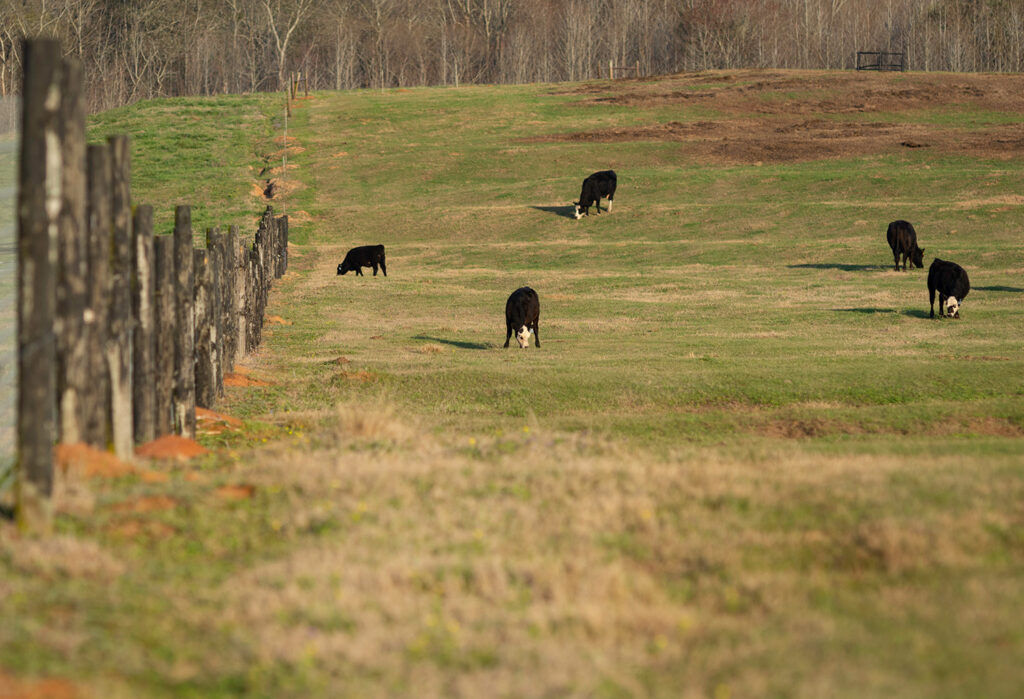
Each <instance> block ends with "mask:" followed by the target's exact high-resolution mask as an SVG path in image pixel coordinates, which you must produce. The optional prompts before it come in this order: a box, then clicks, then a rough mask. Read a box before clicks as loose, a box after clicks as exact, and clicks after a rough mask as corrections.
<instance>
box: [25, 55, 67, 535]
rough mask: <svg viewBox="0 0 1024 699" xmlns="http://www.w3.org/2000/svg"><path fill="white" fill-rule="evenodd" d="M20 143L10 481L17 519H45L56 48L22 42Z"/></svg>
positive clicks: (55, 212)
mask: <svg viewBox="0 0 1024 699" xmlns="http://www.w3.org/2000/svg"><path fill="white" fill-rule="evenodd" d="M23 60H24V62H23V64H22V65H24V67H25V80H24V88H23V93H22V98H23V105H22V128H23V132H22V142H21V157H20V163H21V165H20V174H19V178H20V185H19V189H18V192H19V194H18V427H17V432H18V437H17V439H18V462H17V464H18V480H17V493H16V498H17V501H16V502H17V516H18V521H19V522H20V523H21V524H22V526H24V527H27V528H31V529H42V530H47V529H49V527H50V523H51V519H52V506H51V502H50V495H51V494H52V492H53V444H54V441H55V437H56V414H55V413H56V402H57V379H56V370H55V369H56V358H57V347H56V338H55V335H54V322H55V319H56V310H57V297H56V293H55V281H56V276H57V229H58V217H59V215H60V211H61V184H62V173H61V160H62V153H61V143H60V125H59V122H58V117H59V111H60V107H61V73H62V70H61V50H60V44H59V43H57V42H56V41H51V40H34V41H26V42H25V43H24V44H23Z"/></svg>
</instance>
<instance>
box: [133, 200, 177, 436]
mask: <svg viewBox="0 0 1024 699" xmlns="http://www.w3.org/2000/svg"><path fill="white" fill-rule="evenodd" d="M132 235H133V237H134V238H135V245H134V246H133V250H134V253H135V259H134V261H133V264H132V280H131V281H132V317H133V318H134V319H135V328H134V332H133V336H132V365H133V366H132V410H133V413H134V428H135V429H134V433H135V441H137V442H149V441H152V440H153V439H154V438H155V437H156V391H155V390H154V389H155V387H154V383H155V375H154V370H153V361H154V355H155V353H156V336H155V335H154V333H153V324H154V308H153V297H154V295H155V291H156V289H155V275H154V273H153V272H154V270H153V207H151V206H146V205H143V206H138V207H136V209H135V221H134V224H133V225H132ZM172 370H173V369H172Z"/></svg>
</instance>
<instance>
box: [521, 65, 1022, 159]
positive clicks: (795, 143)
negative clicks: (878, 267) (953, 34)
mask: <svg viewBox="0 0 1024 699" xmlns="http://www.w3.org/2000/svg"><path fill="white" fill-rule="evenodd" d="M612 90H613V91H614V92H613V93H612V94H609V87H608V84H607V83H601V84H596V83H595V84H590V83H588V84H585V85H582V86H580V87H578V88H574V89H573V90H571V91H567V92H563V93H562V94H571V95H577V96H579V97H580V100H581V104H583V105H586V104H595V105H596V104H614V105H620V106H644V107H662V108H664V109H667V110H670V111H671V110H677V112H678V118H677V119H675V120H672V119H669V120H664V121H659V122H657V123H650V124H639V125H635V126H631V127H626V128H609V129H597V130H594V131H586V132H575V133H564V134H551V135H546V136H539V137H535V138H530V139H525V140H527V141H568V142H595V143H612V142H619V141H671V142H676V143H678V144H679V147H680V154H681V155H684V156H686V157H690V158H693V159H694V160H695V161H698V162H702V163H705V164H754V163H784V162H801V161H809V160H821V159H828V158H844V157H857V156H864V155H872V154H885V153H895V152H900V151H901V150H902V149H906V148H930V149H933V150H935V151H938V152H941V153H944V154H956V155H969V156H973V157H983V158H999V159H1007V158H1014V157H1024V125H1022V124H1021V123H1020V122H1019V121H1016V120H1013V119H1005V120H1004V121H1005V123H998V121H999V120H998V119H997V120H994V121H993V122H992V123H991V124H989V125H985V126H978V125H973V124H972V125H965V126H961V125H959V124H956V123H950V122H949V121H948V120H934V121H933V120H924V119H918V118H916V117H917V116H918V115H920V114H922V113H932V114H939V115H941V114H942V113H943V111H945V110H949V109H954V108H955V109H959V110H963V109H964V108H965V107H966V108H968V109H970V110H972V111H974V112H976V113H979V114H985V113H996V114H1003V115H1012V114H1019V113H1020V112H1022V111H1024V90H1021V89H1020V78H1019V76H1016V75H1009V74H972V75H964V74H957V73H896V74H884V73H873V74H867V73H865V72H856V71H844V72H837V71H769V70H739V71H710V72H703V73H680V74H678V75H671V76H661V77H657V78H650V79H642V80H623V81H616V82H615V83H614V85H613V87H612ZM902 115H909V116H910V117H914V118H911V119H907V118H901V117H902Z"/></svg>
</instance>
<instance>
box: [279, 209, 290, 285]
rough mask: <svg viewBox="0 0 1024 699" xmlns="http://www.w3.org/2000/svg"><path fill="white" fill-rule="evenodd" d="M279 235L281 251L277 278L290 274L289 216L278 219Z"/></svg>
mask: <svg viewBox="0 0 1024 699" xmlns="http://www.w3.org/2000/svg"><path fill="white" fill-rule="evenodd" d="M277 229H278V235H279V236H280V249H279V250H278V251H277V254H278V273H277V276H278V277H279V278H280V277H283V276H284V275H285V274H287V273H288V214H285V215H284V216H282V217H281V218H279V219H277Z"/></svg>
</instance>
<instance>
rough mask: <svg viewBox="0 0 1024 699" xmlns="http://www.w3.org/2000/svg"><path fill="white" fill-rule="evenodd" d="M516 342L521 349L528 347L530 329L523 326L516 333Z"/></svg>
mask: <svg viewBox="0 0 1024 699" xmlns="http://www.w3.org/2000/svg"><path fill="white" fill-rule="evenodd" d="M516 342H518V343H519V346H520V347H521V348H523V349H526V348H527V347H529V346H530V329H529V328H528V327H526V326H525V325H524V326H523V327H521V328H519V330H517V331H516Z"/></svg>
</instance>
